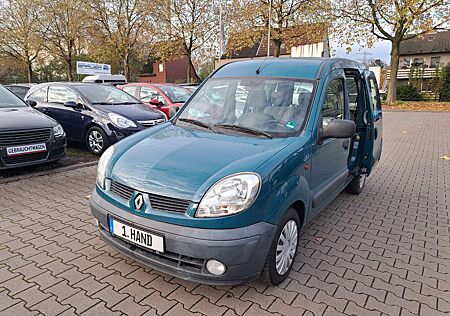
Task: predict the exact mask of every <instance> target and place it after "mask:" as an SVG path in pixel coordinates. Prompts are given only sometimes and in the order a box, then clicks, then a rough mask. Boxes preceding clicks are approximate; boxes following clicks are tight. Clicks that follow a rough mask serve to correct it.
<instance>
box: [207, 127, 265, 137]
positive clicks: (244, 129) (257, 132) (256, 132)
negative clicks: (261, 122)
mask: <svg viewBox="0 0 450 316" xmlns="http://www.w3.org/2000/svg"><path fill="white" fill-rule="evenodd" d="M214 127H219V128H224V129H232V130H236V131H239V132H243V133H247V134H252V135H261V136H265V137H267V138H272V135H270V134H269V133H266V132H263V131H260V130H257V129H253V128H250V127H244V126H239V125H232V124H218V125H214Z"/></svg>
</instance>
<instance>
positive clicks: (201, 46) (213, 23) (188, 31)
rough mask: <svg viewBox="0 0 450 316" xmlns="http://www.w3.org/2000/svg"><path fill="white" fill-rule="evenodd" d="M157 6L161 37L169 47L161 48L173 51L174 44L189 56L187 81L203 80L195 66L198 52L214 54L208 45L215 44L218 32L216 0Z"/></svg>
mask: <svg viewBox="0 0 450 316" xmlns="http://www.w3.org/2000/svg"><path fill="white" fill-rule="evenodd" d="M157 6H158V7H161V8H165V9H164V10H161V12H160V17H163V26H162V27H161V30H163V32H162V33H161V38H162V39H163V40H164V41H165V42H166V43H167V42H169V45H162V46H161V47H162V49H169V50H172V49H173V46H174V44H175V45H179V46H178V47H177V49H178V50H179V51H180V52H181V54H183V55H185V56H186V57H187V60H188V63H189V67H188V72H187V80H188V81H190V79H191V78H193V79H194V80H195V81H196V82H200V81H201V79H200V77H199V75H198V74H197V71H196V69H195V66H194V58H195V54H196V53H198V52H199V51H202V50H203V51H211V49H208V46H209V48H210V46H214V45H215V44H216V39H217V35H218V34H217V33H218V24H219V17H218V14H217V13H218V6H217V3H216V2H214V1H213V0H157Z"/></svg>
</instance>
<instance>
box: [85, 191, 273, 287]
mask: <svg viewBox="0 0 450 316" xmlns="http://www.w3.org/2000/svg"><path fill="white" fill-rule="evenodd" d="M91 211H92V214H93V215H94V217H95V218H96V219H97V220H98V222H99V232H100V236H101V238H102V239H104V240H105V241H106V242H107V243H108V244H109V245H111V246H112V247H114V248H115V249H117V250H118V251H120V252H122V253H124V254H125V255H127V256H129V257H132V258H134V259H135V260H137V261H139V262H141V263H143V264H145V265H147V266H150V267H152V268H154V269H156V270H159V271H162V272H165V273H168V274H171V275H174V276H176V277H179V278H181V279H185V280H190V281H194V282H199V283H205V284H211V285H235V284H240V283H244V282H247V281H249V280H252V279H254V278H257V277H259V275H260V273H261V271H262V269H263V267H264V263H265V261H266V257H267V253H268V251H269V248H270V245H271V242H272V239H273V235H274V233H275V230H276V226H275V225H273V224H269V223H265V222H260V223H257V224H254V225H250V226H247V227H242V228H235V229H203V228H193V227H186V226H179V225H173V224H168V223H163V222H159V221H155V220H152V219H149V218H145V217H141V216H137V215H134V214H132V213H129V212H127V211H125V210H123V209H121V208H119V207H117V206H115V205H113V204H111V203H109V202H107V201H105V200H104V199H102V198H101V197H100V196H99V195H98V194H97V193H96V191H95V190H94V191H93V192H92V197H91ZM109 216H113V217H114V218H115V219H117V220H119V221H121V222H124V223H127V224H129V225H132V226H134V227H137V228H140V229H142V230H147V231H149V232H153V233H155V234H157V235H161V236H164V243H165V251H164V253H158V252H156V251H151V250H145V249H143V248H140V247H138V246H135V245H132V244H129V243H127V242H125V241H123V240H122V239H119V238H117V237H113V236H112V235H111V234H110V232H109V228H108V225H109V224H108V217H109ZM209 259H215V260H218V261H220V262H222V263H224V264H225V265H226V266H227V270H226V272H225V273H224V274H223V275H220V276H215V275H213V274H211V273H209V272H208V271H207V270H206V267H205V265H206V261H207V260H209Z"/></svg>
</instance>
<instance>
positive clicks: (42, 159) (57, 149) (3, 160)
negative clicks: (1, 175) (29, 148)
mask: <svg viewBox="0 0 450 316" xmlns="http://www.w3.org/2000/svg"><path fill="white" fill-rule="evenodd" d="M46 145H47V148H48V151H47V152H45V153H42V154H40V155H33V154H28V155H23V156H21V157H23V158H22V159H17V160H15V161H10V160H8V156H7V154H6V148H7V146H3V147H0V170H5V169H12V168H19V167H26V166H32V165H38V164H44V163H49V162H53V161H56V160H59V159H61V158H63V157H64V156H65V155H66V145H67V142H66V138H65V137H63V138H59V139H55V140H53V141H49V142H46Z"/></svg>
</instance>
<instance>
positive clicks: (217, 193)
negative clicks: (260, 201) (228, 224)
mask: <svg viewBox="0 0 450 316" xmlns="http://www.w3.org/2000/svg"><path fill="white" fill-rule="evenodd" d="M260 186H261V180H260V177H259V175H258V174H256V173H238V174H234V175H231V176H228V177H225V178H223V179H221V180H219V181H217V182H216V183H215V184H214V185H213V186H212V187H211V188H210V189H209V190H208V191H207V192H206V194H205V195H204V196H203V198H202V200H201V201H200V204H199V206H198V208H197V212H196V216H197V217H219V216H226V215H231V214H235V213H238V212H241V211H243V210H245V209H247V208H249V207H250V205H252V203H253V202H254V201H255V199H256V197H257V196H258V193H259V188H260Z"/></svg>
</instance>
